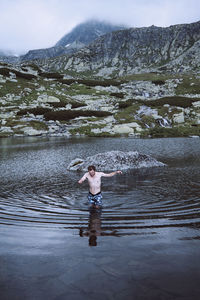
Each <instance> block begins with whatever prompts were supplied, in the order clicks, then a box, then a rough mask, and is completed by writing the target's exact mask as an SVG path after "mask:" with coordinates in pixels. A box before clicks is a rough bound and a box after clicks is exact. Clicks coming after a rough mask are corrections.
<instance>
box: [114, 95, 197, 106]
mask: <svg viewBox="0 0 200 300" xmlns="http://www.w3.org/2000/svg"><path fill="white" fill-rule="evenodd" d="M199 100H200V99H199V98H188V97H180V96H172V97H163V98H160V99H156V100H148V101H145V100H134V99H133V100H132V99H129V100H127V101H126V102H124V104H123V102H121V103H120V106H123V105H124V106H127V107H128V106H131V103H133V102H135V103H138V104H141V105H146V106H149V107H152V108H156V107H161V106H163V105H164V104H169V105H171V106H179V107H183V108H187V107H191V106H192V103H193V102H195V101H199Z"/></svg>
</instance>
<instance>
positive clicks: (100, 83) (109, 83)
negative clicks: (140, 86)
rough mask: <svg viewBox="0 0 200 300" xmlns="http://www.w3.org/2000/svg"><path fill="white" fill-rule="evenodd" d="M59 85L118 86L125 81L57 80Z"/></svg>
mask: <svg viewBox="0 0 200 300" xmlns="http://www.w3.org/2000/svg"><path fill="white" fill-rule="evenodd" d="M59 81H60V82H61V83H65V84H68V85H70V84H72V83H79V84H83V85H86V86H90V87H95V86H103V87H108V86H120V85H121V84H122V83H125V82H126V81H125V80H113V79H105V80H89V79H62V80H59Z"/></svg>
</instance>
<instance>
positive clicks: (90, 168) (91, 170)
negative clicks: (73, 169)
mask: <svg viewBox="0 0 200 300" xmlns="http://www.w3.org/2000/svg"><path fill="white" fill-rule="evenodd" d="M88 172H89V173H90V176H94V175H95V172H96V168H95V166H89V167H88Z"/></svg>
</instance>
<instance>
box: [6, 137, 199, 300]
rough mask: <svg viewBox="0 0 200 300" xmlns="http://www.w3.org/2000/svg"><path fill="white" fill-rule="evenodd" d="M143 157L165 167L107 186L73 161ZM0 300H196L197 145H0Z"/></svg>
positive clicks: (92, 141)
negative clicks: (95, 202)
mask: <svg viewBox="0 0 200 300" xmlns="http://www.w3.org/2000/svg"><path fill="white" fill-rule="evenodd" d="M111 150H121V151H135V150H137V151H139V152H141V153H144V154H149V155H151V156H153V157H154V158H156V159H158V160H160V161H162V162H164V163H166V164H167V166H166V167H160V168H148V169H140V170H131V171H128V172H125V173H124V174H123V175H121V176H120V175H117V176H115V177H112V178H104V179H103V184H102V191H103V192H102V193H103V203H104V205H103V208H102V209H101V210H90V209H89V208H88V204H87V192H88V187H87V183H83V184H82V185H81V186H79V185H78V183H77V181H78V180H79V179H80V177H82V175H83V173H82V172H73V171H67V165H68V163H69V162H70V161H71V160H72V159H74V158H76V157H80V158H84V157H86V156H90V155H94V154H97V153H98V152H105V151H111ZM0 237H1V238H0V299H1V300H4V299H5V300H7V299H9V300H10V299H12V300H13V299H20V300H21V299H31V300H32V299H39V300H40V299H41V300H42V299H50V300H51V299H59V300H60V299H61V300H62V299H63V300H64V299H70V300H71V299H81V300H82V299H144V300H146V299H148V300H151V299H152V300H157V299H158V300H159V299H162V300H163V299H185V300H193V299H195V300H196V299H199V297H200V296H199V295H200V285H199V282H200V139H199V138H193V139H190V138H177V139H170V138H169V139H132V138H119V139H116V138H106V139H103V138H102V139H100V138H79V139H78V138H77V139H64V138H8V139H1V140H0Z"/></svg>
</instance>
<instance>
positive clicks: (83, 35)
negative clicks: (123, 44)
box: [56, 20, 125, 47]
mask: <svg viewBox="0 0 200 300" xmlns="http://www.w3.org/2000/svg"><path fill="white" fill-rule="evenodd" d="M124 28H125V27H124V26H116V25H112V24H110V23H106V22H99V21H95V20H91V21H87V22H85V23H82V24H80V25H78V26H76V27H75V28H74V29H73V30H72V31H71V32H70V33H68V34H66V35H65V36H64V37H62V38H61V39H60V40H59V41H58V42H57V43H56V46H65V47H69V46H70V45H71V44H72V43H73V42H74V41H77V42H79V43H82V44H83V45H89V44H90V43H91V42H93V41H94V40H96V39H97V38H99V37H100V36H102V35H104V34H106V33H109V32H112V31H116V30H120V29H124Z"/></svg>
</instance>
